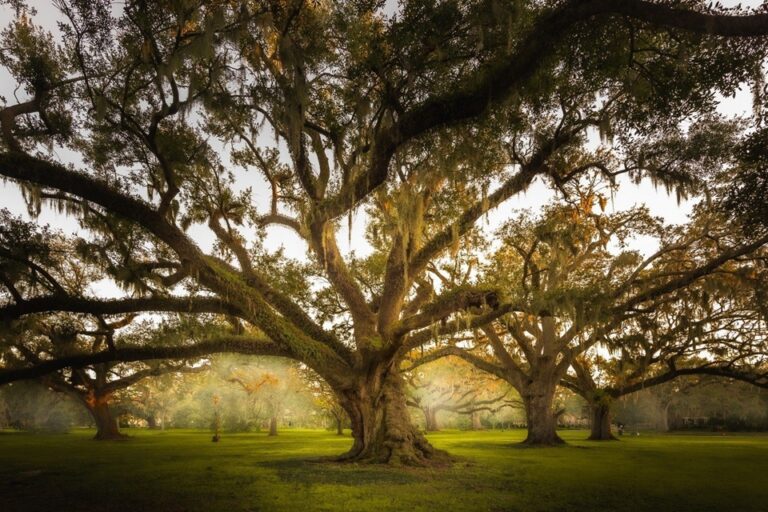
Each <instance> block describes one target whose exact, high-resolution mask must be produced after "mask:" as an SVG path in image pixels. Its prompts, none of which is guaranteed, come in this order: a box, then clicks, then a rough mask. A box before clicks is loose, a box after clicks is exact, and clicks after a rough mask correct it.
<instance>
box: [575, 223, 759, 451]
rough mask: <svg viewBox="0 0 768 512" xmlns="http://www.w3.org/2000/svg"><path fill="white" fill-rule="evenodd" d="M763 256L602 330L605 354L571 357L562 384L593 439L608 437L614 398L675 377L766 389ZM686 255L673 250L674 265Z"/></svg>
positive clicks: (743, 260)
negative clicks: (578, 401)
mask: <svg viewBox="0 0 768 512" xmlns="http://www.w3.org/2000/svg"><path fill="white" fill-rule="evenodd" d="M710 236H712V235H710ZM712 238H713V239H714V240H718V238H717V237H716V236H712ZM709 251H712V252H713V253H714V252H715V251H716V249H715V248H714V247H710V248H709ZM765 256H766V253H765V249H761V250H758V251H754V252H752V253H750V254H746V255H744V256H742V257H740V258H738V259H736V260H733V261H730V262H728V263H727V264H724V265H722V266H721V267H719V268H718V269H717V271H716V272H713V273H712V274H710V275H708V276H705V277H704V278H702V279H700V280H698V281H697V282H696V283H694V284H693V285H691V286H688V287H686V288H685V289H682V290H680V291H678V292H677V294H676V296H675V297H674V298H673V297H670V299H671V300H667V301H664V302H663V303H660V304H658V305H657V306H655V307H654V308H653V309H652V310H649V311H648V312H647V313H645V314H643V315H641V316H637V317H635V318H632V319H630V320H629V321H627V322H625V323H624V324H623V325H622V326H621V329H618V330H616V331H615V332H613V333H606V335H605V338H604V341H603V342H602V349H603V350H602V354H601V353H600V351H598V350H595V349H594V348H593V349H591V350H590V351H587V352H585V353H584V354H582V355H580V356H578V357H576V358H574V360H573V362H572V365H571V366H572V370H573V372H571V373H570V374H569V375H566V376H565V377H564V379H563V381H562V382H561V384H562V385H564V386H566V387H568V388H569V389H571V390H573V391H575V392H577V393H579V394H580V395H581V396H582V397H583V398H584V399H585V400H586V401H587V403H588V404H589V405H590V408H591V411H592V416H593V418H592V432H591V435H590V439H594V440H605V439H612V438H613V436H612V434H611V427H610V425H611V406H612V404H613V403H614V402H615V401H616V400H617V399H619V398H620V397H622V396H627V395H629V394H632V393H636V392H638V391H641V390H644V389H650V388H653V387H655V386H659V385H666V384H667V383H669V382H670V381H673V380H679V379H682V378H684V377H695V378H697V379H701V378H715V377H719V378H723V379H735V380H739V381H743V382H748V383H751V384H753V385H755V386H759V387H764V386H766V385H768V381H767V380H766V373H765V370H764V367H765V364H766V361H768V345H767V344H766V343H767V342H768V337H767V336H766V335H767V334H768V331H767V330H766V324H765V315H764V311H763V309H764V306H763V298H762V297H763V296H764V294H765V290H766V284H767V283H766V281H765V277H766V270H765V263H764V261H765ZM690 257H691V256H690V255H687V254H685V253H684V252H678V253H677V255H676V264H678V265H681V266H683V267H688V266H690V261H691V259H690ZM665 272H668V273H671V272H673V270H672V269H669V268H666V269H665ZM606 353H612V356H608V357H606V355H605V354H606ZM690 381H691V380H690V379H688V380H687V381H686V382H690ZM666 405H668V403H667V404H666Z"/></svg>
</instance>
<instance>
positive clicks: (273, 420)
mask: <svg viewBox="0 0 768 512" xmlns="http://www.w3.org/2000/svg"><path fill="white" fill-rule="evenodd" d="M269 435H270V436H276V435H277V417H276V416H271V417H270V418H269Z"/></svg>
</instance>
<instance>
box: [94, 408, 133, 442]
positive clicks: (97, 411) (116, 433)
mask: <svg viewBox="0 0 768 512" xmlns="http://www.w3.org/2000/svg"><path fill="white" fill-rule="evenodd" d="M86 408H87V409H88V412H89V413H90V414H91V417H92V418H93V422H94V423H95V424H96V435H95V436H94V439H96V440H98V441H110V440H115V439H125V438H126V437H127V436H126V435H125V434H123V433H121V432H120V428H119V426H118V424H117V418H115V417H114V415H113V414H112V411H111V410H110V409H109V402H107V400H105V399H103V398H95V399H93V400H89V401H88V403H87V404H86Z"/></svg>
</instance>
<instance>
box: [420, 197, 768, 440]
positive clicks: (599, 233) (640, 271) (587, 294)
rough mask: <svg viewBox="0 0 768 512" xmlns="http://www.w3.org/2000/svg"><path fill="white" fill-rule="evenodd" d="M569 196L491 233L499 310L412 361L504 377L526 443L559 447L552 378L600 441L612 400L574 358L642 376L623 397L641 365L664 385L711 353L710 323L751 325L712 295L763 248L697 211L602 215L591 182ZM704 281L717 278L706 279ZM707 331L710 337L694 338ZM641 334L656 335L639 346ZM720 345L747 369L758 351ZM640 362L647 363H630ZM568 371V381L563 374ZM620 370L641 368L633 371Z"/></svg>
mask: <svg viewBox="0 0 768 512" xmlns="http://www.w3.org/2000/svg"><path fill="white" fill-rule="evenodd" d="M569 194H570V195H569V197H570V199H567V200H565V201H561V202H559V203H555V204H553V205H551V206H549V207H548V208H546V209H545V210H544V212H543V213H542V214H541V216H539V217H531V216H530V215H528V216H526V215H523V216H521V217H519V218H518V219H515V220H514V221H512V222H510V223H509V224H507V225H506V226H504V227H503V228H502V229H501V231H500V233H499V235H500V238H501V239H502V245H501V247H500V249H498V250H497V251H496V252H495V253H494V254H493V255H492V257H491V263H490V264H489V266H488V268H487V269H486V271H485V273H486V276H487V277H486V279H488V280H492V282H494V283H496V284H497V285H498V286H500V287H503V288H504V289H506V294H507V300H509V301H510V304H512V306H511V308H510V309H511V311H509V312H508V313H506V314H505V315H504V316H503V317H500V318H499V319H497V320H496V321H494V322H493V323H490V324H488V325H486V326H483V328H482V329H480V330H478V331H477V333H476V338H475V339H474V340H472V341H470V342H469V343H466V342H464V343H451V342H450V341H442V342H438V343H437V345H436V347H435V348H434V349H432V350H431V351H430V352H429V353H428V354H427V355H426V356H424V357H423V358H422V361H426V360H433V359H436V358H439V357H443V356H446V355H455V356H459V357H462V358H464V359H465V360H467V361H469V362H471V363H472V364H474V365H476V366H477V367H478V368H480V369H482V370H484V371H486V372H489V373H491V374H493V375H496V376H498V377H499V378H502V379H505V380H507V381H508V382H509V383H510V384H511V385H512V386H513V387H514V388H515V389H516V390H517V391H518V393H519V394H520V396H521V399H522V401H523V403H524V405H525V409H526V417H527V423H528V437H527V438H526V440H525V443H528V444H544V445H546V444H558V443H561V442H562V441H561V439H560V438H559V437H558V435H557V433H556V430H555V429H556V418H557V414H556V411H555V410H554V409H553V399H554V396H555V392H556V390H557V388H558V386H560V385H561V384H562V383H563V382H566V383H568V384H570V385H569V386H568V387H570V388H571V389H575V390H578V391H579V392H580V394H582V396H584V397H585V398H586V399H587V401H588V403H589V404H590V407H591V408H592V413H593V416H594V420H593V426H594V428H595V429H596V433H595V431H593V437H594V438H596V439H602V438H608V437H609V436H610V416H609V400H610V394H611V393H620V392H619V391H616V390H611V391H608V392H606V390H598V389H597V388H598V386H596V385H595V383H594V381H593V380H591V379H593V378H594V376H593V373H592V371H591V370H592V369H591V368H590V367H587V366H585V363H586V361H587V357H586V355H587V354H590V353H592V354H594V353H595V349H596V348H603V349H605V348H608V349H611V350H614V351H616V352H620V353H621V356H620V357H618V358H617V360H616V361H611V362H610V364H614V365H618V368H630V370H628V373H629V374H630V375H633V376H634V377H638V376H642V378H640V379H639V382H633V384H632V385H626V387H624V388H623V389H624V391H625V392H630V391H631V390H633V389H639V388H640V387H642V386H643V385H644V384H643V383H644V382H645V383H648V384H650V382H651V381H652V380H653V379H650V378H649V379H647V380H645V379H646V377H648V375H647V374H646V373H645V371H646V370H648V366H649V365H651V364H652V363H659V362H660V361H664V363H661V364H667V365H670V368H669V369H668V370H669V371H667V372H665V373H664V376H656V377H655V378H658V379H659V380H660V381H662V379H667V380H668V379H671V378H674V377H675V376H676V375H678V374H685V373H686V372H688V371H690V372H692V371H693V368H688V369H687V370H683V368H682V367H681V368H676V367H675V366H674V364H675V361H676V360H679V361H684V360H685V359H686V357H687V358H691V357H695V355H696V353H697V352H698V351H701V350H707V349H708V348H709V349H710V350H713V351H717V350H721V349H723V348H724V346H725V345H723V344H724V343H725V341H724V340H723V339H721V338H720V337H719V336H718V332H717V329H716V327H717V326H718V325H723V324H722V322H725V323H726V324H725V325H727V326H731V328H733V323H738V322H743V323H742V324H741V325H740V328H741V329H742V330H741V331H739V332H744V330H749V328H750V326H752V327H754V324H753V322H749V323H747V321H746V320H747V317H744V316H740V314H741V313H742V312H743V309H742V308H743V305H744V302H743V301H742V302H741V304H740V305H739V307H736V308H731V307H729V305H728V304H727V299H726V298H725V297H718V296H717V295H716V294H715V293H713V289H718V288H719V289H723V288H726V289H733V288H734V286H738V283H735V282H733V280H734V279H736V277H735V276H736V275H741V274H744V275H747V274H750V273H754V271H755V269H754V264H755V262H758V263H757V264H758V265H760V263H759V262H760V261H762V256H761V255H762V254H763V253H762V252H760V250H761V248H762V247H763V246H764V245H765V244H766V243H768V237H766V235H765V233H764V232H762V233H761V236H758V237H757V238H756V239H753V240H744V238H743V237H742V235H741V233H739V232H738V230H737V231H735V232H734V230H733V229H731V228H729V227H728V226H727V225H726V226H724V225H723V224H722V220H723V219H722V216H720V215H718V214H717V213H715V212H712V211H710V210H707V209H705V208H703V207H700V208H699V210H698V212H697V215H696V218H695V220H694V221H692V222H691V223H690V224H688V225H683V226H681V227H677V228H664V227H663V226H662V225H661V223H660V220H659V219H654V218H652V217H650V216H649V215H648V213H647V211H646V210H644V209H642V208H640V209H632V210H627V211H623V212H618V213H613V214H604V213H603V212H601V211H600V210H601V209H602V207H604V206H605V204H604V202H603V200H602V199H601V197H600V195H599V194H598V193H597V192H596V191H595V189H594V188H593V186H591V185H590V186H589V187H587V188H586V189H583V190H582V189H579V188H578V187H575V192H573V191H571V192H570V193H569ZM639 236H643V237H645V239H646V240H648V239H654V238H655V239H656V240H657V243H658V244H659V249H658V250H657V251H655V252H654V253H652V254H650V255H645V256H644V255H642V254H641V253H639V252H638V251H636V250H631V249H629V248H628V247H627V246H626V244H627V243H628V242H629V241H630V240H632V239H633V238H635V237H639ZM743 258H752V260H751V261H752V263H751V264H750V263H739V260H741V259H743ZM716 273H717V274H718V278H717V279H714V278H711V275H712V274H716ZM729 273H731V274H733V275H731V278H732V279H731V282H723V281H724V280H725V278H724V277H722V276H721V274H726V275H730V274H729ZM707 277H710V279H709V280H707V279H706V278H707ZM718 283H719V284H718ZM719 299H722V302H718V300H719ZM718 308H725V309H726V310H727V311H726V312H725V313H724V312H722V311H720V310H719V309H718ZM753 311H754V309H753ZM664 315H667V318H666V322H665V321H664V318H663V317H664ZM752 316H753V317H754V316H755V315H754V313H753V314H752ZM669 317H672V319H673V320H672V323H673V324H674V325H672V326H670V318H669ZM718 322H720V323H718ZM708 328H711V329H713V331H714V334H712V335H710V336H705V333H708V331H707V329H708ZM638 329H639V331H638ZM649 332H653V333H654V334H655V336H656V338H649V336H648V333H649ZM647 338H648V339H647ZM649 345H652V346H649ZM739 348H741V350H742V351H741V352H738V349H739ZM731 349H732V350H731V352H730V354H729V355H731V357H734V358H736V360H741V361H742V362H744V363H751V364H755V363H756V361H755V360H754V357H758V359H759V356H760V354H761V353H763V354H764V353H765V352H764V338H763V337H762V336H760V335H757V340H756V341H755V342H754V343H750V342H749V340H747V339H742V338H739V337H736V338H735V339H733V340H732V341H731ZM760 350H762V352H760ZM734 351H736V352H735V353H736V354H737V355H734ZM640 354H644V355H645V357H646V358H647V359H646V361H645V363H647V364H645V363H644V362H643V360H635V359H634V358H635V357H640ZM750 354H751V355H752V356H753V357H752V360H750V359H749V357H750ZM718 362H719V363H722V364H720V365H718V366H715V362H712V361H710V362H708V363H707V364H704V363H702V364H699V365H695V366H696V367H698V368H699V369H700V370H701V372H702V373H704V372H707V371H712V372H714V371H716V370H717V368H721V369H722V368H724V366H725V365H726V361H724V360H722V359H720V360H719V361H718ZM681 366H682V365H681ZM704 366H708V367H709V366H711V368H710V369H709V370H707V369H705V368H704ZM572 367H573V368H574V370H575V377H574V376H572V375H569V373H570V372H571V368H572ZM632 368H634V369H635V370H637V369H638V368H642V370H640V371H639V372H637V375H634V373H633V371H632V370H631V369H632ZM722 371H725V370H722ZM572 377H573V378H572ZM617 377H618V376H617ZM618 378H619V380H621V378H620V377H618ZM576 383H579V384H578V385H577V384H576ZM635 386H637V387H635Z"/></svg>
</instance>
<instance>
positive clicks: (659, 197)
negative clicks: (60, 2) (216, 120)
mask: <svg viewBox="0 0 768 512" xmlns="http://www.w3.org/2000/svg"><path fill="white" fill-rule="evenodd" d="M29 3H30V5H32V6H33V7H35V8H36V9H37V15H36V16H35V18H34V20H35V22H37V23H40V24H42V25H43V26H44V27H46V28H47V29H49V30H51V31H52V32H54V34H55V33H56V15H57V11H56V10H55V9H52V8H51V4H50V2H48V1H42V0H34V1H31V2H29ZM722 3H723V4H724V5H726V6H733V5H736V4H737V3H741V4H742V5H743V6H745V7H753V6H757V5H759V4H760V3H761V2H760V1H759V0H751V1H747V2H736V1H724V2H722ZM117 4H119V3H116V5H117ZM392 4H393V0H388V7H387V8H388V9H391V6H392ZM13 17H14V13H13V11H12V10H11V9H9V8H8V7H7V6H0V26H3V27H4V26H5V25H6V24H7V23H8V22H10V21H11V20H12V19H13ZM13 88H14V84H13V81H12V80H11V79H10V77H9V76H8V74H7V72H6V71H5V70H4V69H0V95H2V96H4V97H5V98H7V100H8V102H9V103H11V102H13V101H14V100H13V98H14V90H13ZM751 109H752V96H751V93H750V92H749V91H748V90H747V89H746V88H744V89H742V90H741V91H739V93H738V94H737V95H736V96H735V97H734V98H721V102H720V106H719V110H720V112H721V113H722V114H725V115H729V116H730V115H744V114H748V113H749V112H751ZM270 142H271V143H272V144H273V143H274V139H271V141H270ZM56 157H57V158H60V159H61V160H63V161H65V162H77V159H76V157H74V156H73V155H71V154H67V153H66V152H62V151H61V150H59V151H58V153H57V155H56ZM237 176H238V186H241V187H247V186H252V187H253V189H254V193H255V198H256V201H257V204H258V205H259V206H266V205H267V204H268V199H269V198H268V191H267V189H266V187H264V186H263V182H261V180H260V179H257V174H256V172H255V171H251V172H243V171H242V170H238V171H237ZM552 198H553V192H552V190H551V189H550V188H549V187H547V186H546V185H545V184H544V183H543V182H542V181H540V180H537V181H536V182H534V184H533V185H532V186H531V187H529V189H528V190H526V191H525V192H523V193H521V194H518V195H516V196H514V197H512V198H511V199H509V200H508V201H506V202H505V203H503V204H502V205H501V206H499V207H498V208H496V209H495V210H493V211H492V212H490V214H489V215H488V222H487V227H486V228H485V230H486V232H492V231H493V228H494V226H497V225H499V224H500V223H501V222H503V221H504V220H505V219H508V218H509V217H511V216H512V215H513V214H514V210H515V209H522V208H527V209H531V210H534V211H535V210H537V209H539V208H540V207H541V206H543V205H544V204H546V203H547V202H549V201H550V200H551V199H552ZM693 204H694V202H693V201H682V202H680V203H678V201H677V199H676V197H675V196H674V195H669V194H667V193H666V192H665V191H664V189H663V188H660V189H657V188H655V187H654V186H653V185H652V184H651V183H650V181H649V180H645V181H644V182H642V183H640V184H639V185H635V184H634V183H631V182H629V180H628V179H623V180H620V187H619V189H618V191H617V192H616V193H615V194H614V195H613V197H612V200H611V201H610V202H609V204H608V207H607V209H606V212H608V213H610V212H613V211H622V210H626V209H629V208H632V207H635V206H640V205H645V206H647V207H648V208H649V210H650V212H651V214H652V215H656V216H659V217H661V218H663V219H664V221H665V222H666V223H670V224H679V223H683V222H685V221H686V219H687V216H688V214H689V213H690V212H691V209H692V206H693ZM0 207H4V208H8V209H9V210H11V211H12V212H14V213H16V214H18V215H21V216H23V217H26V218H28V214H27V213H26V206H25V204H24V200H23V198H22V195H21V192H20V191H19V189H18V188H17V187H16V186H15V185H13V184H11V183H2V182H0ZM261 211H265V208H262V209H261ZM38 222H39V223H42V224H50V225H51V226H52V227H54V228H58V229H61V230H62V231H64V232H66V233H76V232H77V222H76V221H75V220H74V219H73V218H69V217H67V216H65V215H63V214H60V213H58V212H55V211H54V210H53V209H51V208H48V207H44V209H43V212H42V214H41V215H40V217H39V218H38ZM342 225H343V226H342V228H341V229H340V231H339V233H338V242H339V247H340V248H341V250H342V251H344V252H345V253H349V252H350V251H352V250H354V251H355V254H357V255H358V256H362V255H365V254H366V253H367V252H368V251H369V249H370V248H369V245H368V243H367V242H366V240H365V238H364V236H363V232H364V225H365V214H364V212H363V211H362V209H358V211H357V212H356V213H355V215H354V216H353V223H352V236H351V237H350V236H349V233H348V231H347V229H348V228H347V222H346V220H345V221H344V222H342ZM189 234H190V236H191V237H192V238H193V239H194V240H195V241H197V242H198V243H199V244H200V245H201V247H202V248H203V249H204V250H207V249H209V248H210V247H211V246H212V244H213V239H214V237H213V235H212V233H211V232H210V231H209V230H208V228H207V227H204V226H192V227H191V228H190V230H189ZM265 245H266V247H267V248H268V249H277V248H279V247H281V246H282V247H284V248H285V253H286V254H287V255H289V256H293V257H296V258H300V259H304V258H305V255H306V246H305V244H304V242H303V241H302V240H301V239H300V238H299V237H298V236H297V235H296V234H295V233H294V232H293V231H291V230H289V229H287V228H282V227H271V228H269V230H268V233H267V238H266V240H265ZM630 247H631V248H634V249H638V250H640V251H641V252H643V253H646V254H647V253H650V252H653V251H655V249H656V245H655V243H654V241H653V240H652V239H648V238H640V239H637V240H634V241H633V242H632V243H631V244H630ZM92 292H93V293H94V294H96V295H99V296H105V297H106V296H118V295H121V294H122V292H120V291H119V290H117V289H116V287H114V285H112V284H111V283H108V282H103V283H100V284H97V285H96V286H94V287H93V288H92Z"/></svg>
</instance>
